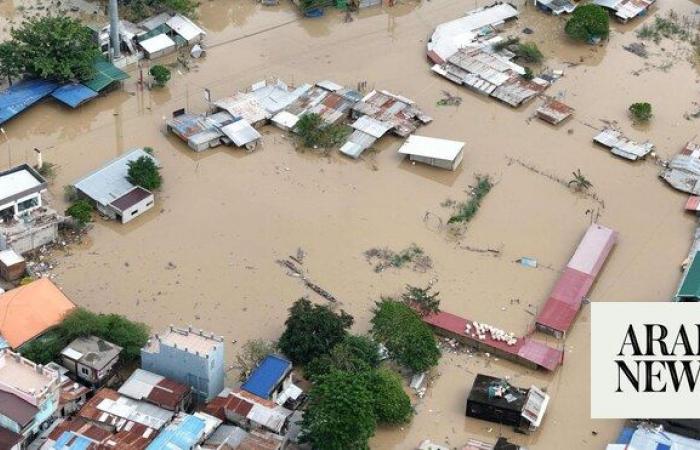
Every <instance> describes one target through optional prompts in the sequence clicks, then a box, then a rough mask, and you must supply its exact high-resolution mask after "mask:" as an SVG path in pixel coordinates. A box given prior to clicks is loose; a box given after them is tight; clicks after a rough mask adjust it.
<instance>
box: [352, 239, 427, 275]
mask: <svg viewBox="0 0 700 450" xmlns="http://www.w3.org/2000/svg"><path fill="white" fill-rule="evenodd" d="M365 259H367V262H368V263H370V264H374V271H375V272H377V273H380V272H383V271H384V270H385V269H388V268H389V267H395V268H397V269H400V268H402V267H404V266H405V265H407V264H411V269H413V271H415V272H421V273H425V272H426V271H427V270H428V269H432V267H433V260H432V259H431V258H430V256H428V255H426V254H425V252H424V251H423V249H422V248H420V247H418V246H417V245H416V244H411V245H410V246H408V248H405V249H403V250H401V251H399V252H395V251H393V250H391V249H389V248H387V247H384V248H371V249H369V250H367V251H365Z"/></svg>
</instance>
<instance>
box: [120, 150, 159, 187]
mask: <svg viewBox="0 0 700 450" xmlns="http://www.w3.org/2000/svg"><path fill="white" fill-rule="evenodd" d="M128 165H129V172H128V174H127V177H126V178H127V180H129V182H130V183H132V184H135V185H137V186H141V187H142V188H144V189H148V190H149V191H153V190H155V189H158V188H160V186H161V184H162V183H163V178H162V177H161V175H160V167H158V165H157V164H156V162H155V160H154V159H153V158H150V157H148V156H141V157H140V158H138V159H137V160H135V161H129V163H128Z"/></svg>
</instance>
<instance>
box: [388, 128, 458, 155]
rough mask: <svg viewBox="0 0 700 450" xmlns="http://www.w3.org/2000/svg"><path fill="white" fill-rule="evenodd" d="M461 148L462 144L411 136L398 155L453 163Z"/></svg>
mask: <svg viewBox="0 0 700 450" xmlns="http://www.w3.org/2000/svg"><path fill="white" fill-rule="evenodd" d="M463 148H464V142H460V141H449V140H447V139H438V138H432V137H427V136H416V135H415V134H412V135H411V136H409V137H408V139H407V140H406V142H405V143H404V144H403V145H402V146H401V148H400V149H399V153H400V154H402V155H415V156H422V157H424V158H434V159H443V160H446V161H453V160H454V159H455V158H456V157H457V155H459V152H461V151H462V149H463Z"/></svg>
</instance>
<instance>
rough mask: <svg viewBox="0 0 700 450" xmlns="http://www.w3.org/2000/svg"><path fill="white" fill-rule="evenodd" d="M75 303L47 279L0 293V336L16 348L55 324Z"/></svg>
mask: <svg viewBox="0 0 700 450" xmlns="http://www.w3.org/2000/svg"><path fill="white" fill-rule="evenodd" d="M73 308H75V304H73V302H72V301H70V300H69V299H68V297H66V296H65V295H64V294H63V292H61V290H60V289H59V288H58V287H57V286H56V285H55V284H53V282H52V281H51V280H49V279H48V278H40V279H38V280H36V281H32V282H31V283H29V284H25V285H24V286H20V287H18V288H15V289H12V290H9V291H7V292H5V293H4V294H2V295H0V335H2V337H3V338H4V339H5V340H6V341H7V342H8V343H9V344H10V347H12V348H15V349H16V348H19V347H21V346H22V345H23V344H25V343H27V342H28V341H30V340H32V339H34V338H35V337H37V336H39V335H41V334H44V333H45V332H46V331H48V330H49V329H50V328H51V327H54V326H56V325H58V324H59V323H60V322H61V320H63V316H64V315H65V314H66V313H68V312H70V311H71V310H73Z"/></svg>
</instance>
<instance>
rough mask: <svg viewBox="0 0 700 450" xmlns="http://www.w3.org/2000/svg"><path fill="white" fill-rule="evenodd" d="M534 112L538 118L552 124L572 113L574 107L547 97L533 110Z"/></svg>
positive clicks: (560, 121) (558, 122)
mask: <svg viewBox="0 0 700 450" xmlns="http://www.w3.org/2000/svg"><path fill="white" fill-rule="evenodd" d="M535 113H536V114H537V117H538V118H539V119H542V120H544V121H545V122H547V123H550V124H552V125H559V124H560V123H562V122H564V121H565V120H567V119H568V118H570V117H571V116H572V115H573V114H574V108H572V107H571V106H569V105H567V104H565V103H564V102H560V101H559V100H555V99H553V98H549V99H547V100H546V101H545V102H544V103H543V104H542V105H541V106H540V107H538V108H537V109H536V110H535Z"/></svg>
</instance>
